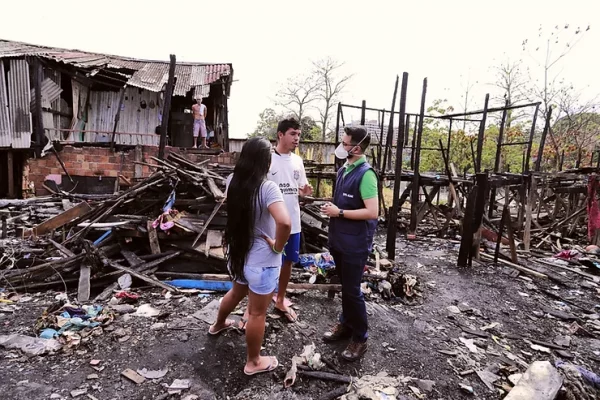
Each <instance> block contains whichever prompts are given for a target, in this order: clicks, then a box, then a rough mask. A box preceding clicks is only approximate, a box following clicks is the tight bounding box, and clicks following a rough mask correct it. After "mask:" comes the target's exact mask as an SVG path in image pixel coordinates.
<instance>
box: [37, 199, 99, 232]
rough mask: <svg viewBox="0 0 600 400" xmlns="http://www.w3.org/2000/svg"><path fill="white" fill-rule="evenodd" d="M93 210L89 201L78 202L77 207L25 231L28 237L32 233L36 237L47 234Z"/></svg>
mask: <svg viewBox="0 0 600 400" xmlns="http://www.w3.org/2000/svg"><path fill="white" fill-rule="evenodd" d="M91 210H92V207H90V205H89V204H88V203H87V202H85V201H82V202H81V203H79V204H77V205H76V206H75V207H73V208H70V209H68V210H67V211H65V212H63V213H60V214H58V215H57V216H55V217H52V218H50V219H47V220H46V221H44V222H42V223H41V224H39V225H38V226H35V227H34V228H33V229H32V230H30V231H27V232H26V233H25V236H26V237H27V236H30V235H32V234H33V236H34V237H35V236H40V235H45V234H46V233H49V232H51V231H53V230H56V229H58V228H61V227H63V226H65V225H66V224H68V223H69V222H71V221H73V220H74V219H76V218H79V217H81V216H82V215H84V214H86V213H88V212H90V211H91Z"/></svg>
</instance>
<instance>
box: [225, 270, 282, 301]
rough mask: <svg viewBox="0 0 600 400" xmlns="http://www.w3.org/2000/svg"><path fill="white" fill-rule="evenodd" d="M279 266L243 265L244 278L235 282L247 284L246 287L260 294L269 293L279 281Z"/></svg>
mask: <svg viewBox="0 0 600 400" xmlns="http://www.w3.org/2000/svg"><path fill="white" fill-rule="evenodd" d="M280 271H281V266H279V267H248V266H246V267H244V278H245V279H238V280H237V281H236V282H237V283H239V284H240V285H248V289H250V290H251V291H252V292H254V293H256V294H260V295H267V294H271V293H273V292H274V291H275V289H277V284H278V283H279V272H280Z"/></svg>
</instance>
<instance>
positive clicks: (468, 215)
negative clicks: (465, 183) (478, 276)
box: [457, 185, 478, 268]
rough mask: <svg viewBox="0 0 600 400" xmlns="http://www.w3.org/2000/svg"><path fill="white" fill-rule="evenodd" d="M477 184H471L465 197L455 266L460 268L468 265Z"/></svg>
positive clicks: (469, 262)
mask: <svg viewBox="0 0 600 400" xmlns="http://www.w3.org/2000/svg"><path fill="white" fill-rule="evenodd" d="M477 190H478V189H477V185H475V186H473V188H472V189H471V192H470V193H469V197H468V198H467V206H466V208H465V216H464V217H463V221H462V233H461V234H462V236H461V240H460V249H459V251H458V262H457V266H458V267H461V268H465V267H470V266H471V259H472V252H471V250H472V248H473V232H474V230H473V223H474V221H475V201H476V200H477Z"/></svg>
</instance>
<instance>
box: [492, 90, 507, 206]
mask: <svg viewBox="0 0 600 400" xmlns="http://www.w3.org/2000/svg"><path fill="white" fill-rule="evenodd" d="M504 106H505V107H506V108H505V109H504V111H503V112H502V120H501V121H500V132H499V133H498V143H497V145H496V159H495V161H494V173H495V174H497V173H498V172H500V160H501V158H502V144H503V141H504V127H505V125H506V117H507V116H508V100H506V103H504ZM494 211H496V187H492V190H491V193H490V204H489V209H488V218H493V216H494Z"/></svg>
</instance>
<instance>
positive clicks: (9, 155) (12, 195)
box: [6, 150, 16, 199]
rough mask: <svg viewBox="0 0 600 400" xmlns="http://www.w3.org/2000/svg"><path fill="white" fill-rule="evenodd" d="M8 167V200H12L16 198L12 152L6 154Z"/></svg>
mask: <svg viewBox="0 0 600 400" xmlns="http://www.w3.org/2000/svg"><path fill="white" fill-rule="evenodd" d="M6 157H7V161H8V163H7V164H8V165H7V173H8V198H9V199H14V198H15V197H16V193H15V160H14V154H13V152H12V150H9V151H8V152H7V153H6Z"/></svg>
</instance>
